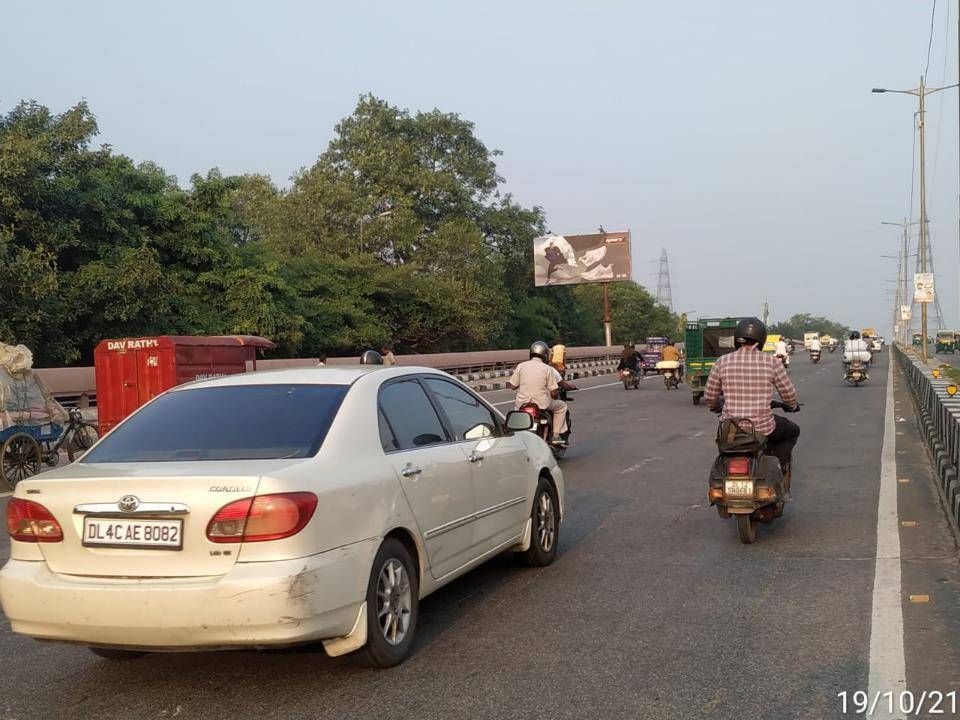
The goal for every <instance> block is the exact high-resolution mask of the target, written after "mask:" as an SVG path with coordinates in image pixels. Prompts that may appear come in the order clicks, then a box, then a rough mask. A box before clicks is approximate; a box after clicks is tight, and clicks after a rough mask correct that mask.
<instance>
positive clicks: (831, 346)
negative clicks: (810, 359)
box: [827, 345, 837, 355]
mask: <svg viewBox="0 0 960 720" xmlns="http://www.w3.org/2000/svg"><path fill="white" fill-rule="evenodd" d="M827 350H829V351H830V354H831V355H833V354H834V353H835V352H836V351H837V346H836V345H830V347H828V348H827Z"/></svg>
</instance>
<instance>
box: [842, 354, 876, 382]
mask: <svg viewBox="0 0 960 720" xmlns="http://www.w3.org/2000/svg"><path fill="white" fill-rule="evenodd" d="M843 379H844V380H846V381H847V382H848V383H850V384H851V385H853V386H854V387H857V386H859V385H860V383H862V382H866V381H867V380H869V379H870V376H869V375H868V374H867V366H866V365H865V364H864V362H863V360H851V361H850V364H849V365H847V370H846V372H845V373H844V376H843Z"/></svg>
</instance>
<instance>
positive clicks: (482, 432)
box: [424, 378, 500, 440]
mask: <svg viewBox="0 0 960 720" xmlns="http://www.w3.org/2000/svg"><path fill="white" fill-rule="evenodd" d="M424 383H425V384H426V386H427V387H428V388H430V391H431V392H432V393H433V396H434V397H435V398H436V400H437V402H438V403H439V405H440V407H441V408H443V412H445V413H446V415H447V418H449V420H450V424H451V425H452V426H453V431H454V432H455V433H456V434H457V440H478V439H480V438H482V437H491V436H494V435H499V434H500V428H499V424H498V423H497V419H496V418H495V417H494V415H493V413H492V412H490V410H489V409H488V408H487V406H486V405H484V404H483V403H482V402H480V400H479V398H477V397H476V396H475V395H474V394H472V393H469V392H467V391H466V390H464V389H463V388H461V387H458V386H456V385H454V384H453V383H452V382H447V381H446V380H440V379H437V378H426V379H425V380H424Z"/></svg>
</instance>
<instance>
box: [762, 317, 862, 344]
mask: <svg viewBox="0 0 960 720" xmlns="http://www.w3.org/2000/svg"><path fill="white" fill-rule="evenodd" d="M814 330H816V331H818V332H819V333H820V334H821V335H830V336H831V337H835V338H844V337H846V336H847V335H849V334H850V328H848V327H847V326H846V325H843V324H842V323H838V322H836V321H835V320H830V319H828V318H825V317H814V316H811V315H809V314H807V313H801V314H798V315H794V316H793V317H791V318H790V319H789V320H784V321H782V322H778V323H774V324H773V325H771V326H770V333H771V334H776V335H786V336H787V337H788V338H793V339H795V340H797V339H801V338H803V334H804V333H805V332H813V331H814Z"/></svg>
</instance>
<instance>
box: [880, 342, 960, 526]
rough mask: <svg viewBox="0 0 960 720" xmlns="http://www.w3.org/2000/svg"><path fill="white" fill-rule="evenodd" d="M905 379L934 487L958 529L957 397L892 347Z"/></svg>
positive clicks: (959, 445) (959, 405) (945, 383)
mask: <svg viewBox="0 0 960 720" xmlns="http://www.w3.org/2000/svg"><path fill="white" fill-rule="evenodd" d="M891 351H892V352H893V353H894V354H895V355H896V357H897V360H898V362H899V363H900V367H901V369H902V370H903V372H904V375H906V377H907V381H908V385H909V388H910V394H911V395H912V397H913V403H914V407H915V409H916V414H917V418H918V419H919V424H920V428H921V430H922V434H923V436H924V438H925V440H926V441H927V445H928V447H929V448H930V453H931V455H932V457H933V461H934V464H935V466H936V471H937V484H938V486H939V488H940V492H941V495H942V498H943V501H944V503H945V504H946V506H947V512H948V514H949V515H950V517H951V518H952V519H953V522H954V523H956V524H957V525H958V526H960V481H958V469H960V393H957V394H956V395H953V396H951V395H950V394H949V393H948V392H947V387H948V386H949V385H953V384H955V383H954V382H953V381H952V380H950V379H949V378H946V377H943V376H941V377H940V378H935V377H933V367H930V366H928V365H925V364H924V363H923V361H922V360H920V359H919V358H917V357H915V356H913V355H912V354H908V353H906V352H904V351H903V350H902V349H900V348H899V347H898V346H895V345H894V346H892V347H891Z"/></svg>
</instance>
